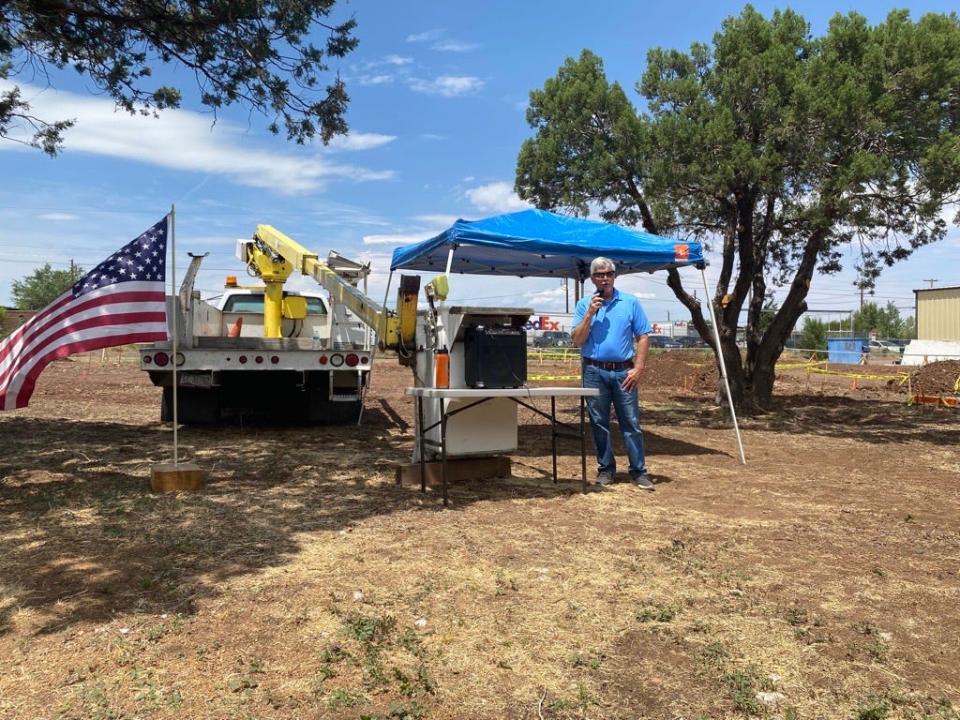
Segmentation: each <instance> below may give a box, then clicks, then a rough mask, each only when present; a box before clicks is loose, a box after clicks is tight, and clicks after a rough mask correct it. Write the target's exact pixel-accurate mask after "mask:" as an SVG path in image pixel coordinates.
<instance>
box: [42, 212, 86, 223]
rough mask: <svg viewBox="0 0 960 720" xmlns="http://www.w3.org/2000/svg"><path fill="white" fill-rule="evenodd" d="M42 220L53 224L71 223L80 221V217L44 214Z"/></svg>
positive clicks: (63, 214) (65, 214)
mask: <svg viewBox="0 0 960 720" xmlns="http://www.w3.org/2000/svg"><path fill="white" fill-rule="evenodd" d="M40 219H41V220H52V221H53V222H69V221H71V220H79V219H80V216H79V215H71V214H69V213H60V212H52V213H44V214H43V215H41V216H40Z"/></svg>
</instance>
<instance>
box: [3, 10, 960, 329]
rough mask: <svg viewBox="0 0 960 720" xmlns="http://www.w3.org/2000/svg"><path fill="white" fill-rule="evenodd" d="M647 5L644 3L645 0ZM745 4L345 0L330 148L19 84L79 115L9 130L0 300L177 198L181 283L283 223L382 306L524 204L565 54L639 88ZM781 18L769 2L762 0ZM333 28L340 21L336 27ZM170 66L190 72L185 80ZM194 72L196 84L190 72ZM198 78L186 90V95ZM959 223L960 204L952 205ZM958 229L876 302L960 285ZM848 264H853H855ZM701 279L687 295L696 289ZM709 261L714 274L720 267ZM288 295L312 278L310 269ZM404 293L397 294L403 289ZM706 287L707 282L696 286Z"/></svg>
mask: <svg viewBox="0 0 960 720" xmlns="http://www.w3.org/2000/svg"><path fill="white" fill-rule="evenodd" d="M647 5H649V6H647ZM742 7H743V6H742V5H741V4H733V3H715V2H710V3H707V2H683V1H681V2H676V3H670V4H661V3H657V4H653V3H650V4H645V3H639V2H626V1H621V2H612V1H603V0H600V1H598V2H592V3H583V2H567V1H566V0H564V1H554V2H526V3H517V2H483V3H448V2H407V1H403V2H400V1H398V2H390V3H382V2H374V1H373V0H356V1H354V2H351V3H346V4H342V5H341V7H340V10H339V12H340V13H341V14H340V16H339V17H344V18H345V17H347V16H348V15H350V14H352V15H353V16H354V17H355V18H356V20H357V22H358V27H357V30H356V35H357V37H358V38H359V40H360V45H359V47H358V48H357V50H355V51H354V52H353V53H351V54H350V55H349V56H348V57H347V58H345V59H344V60H342V61H338V64H337V67H338V69H339V70H340V73H341V75H342V76H343V78H344V79H345V80H346V82H347V87H348V91H349V93H350V96H351V103H350V109H349V113H348V121H349V123H350V126H351V135H350V136H349V137H347V138H341V139H338V140H337V141H336V142H334V143H332V144H331V146H329V147H326V148H324V147H323V146H322V145H320V144H319V143H317V144H316V145H312V146H307V147H299V146H296V145H293V144H289V143H287V142H286V141H284V140H283V139H282V138H278V137H275V136H272V135H270V134H269V133H268V132H267V131H266V130H265V127H266V124H267V122H266V120H265V119H263V118H261V117H258V116H250V115H248V114H247V113H246V112H245V111H244V110H242V109H228V110H227V111H226V112H222V113H221V114H220V116H219V118H218V120H217V122H216V124H213V117H212V116H211V115H210V114H209V113H207V112H204V110H203V108H202V107H201V106H200V105H199V104H197V103H196V102H194V100H193V99H192V93H190V92H188V93H187V96H186V101H185V103H184V106H183V108H182V109H181V110H178V111H173V112H167V113H164V114H162V115H161V117H160V118H159V119H154V118H143V117H131V116H129V115H126V114H124V113H121V112H117V111H115V110H114V107H113V104H112V103H111V102H110V101H109V100H108V99H107V98H104V97H102V96H97V95H93V94H91V93H90V92H89V90H90V85H89V83H86V82H85V81H84V80H83V79H82V78H79V77H78V76H76V75H75V74H70V75H66V74H65V75H59V76H56V77H53V78H51V81H52V87H45V81H44V79H43V78H42V77H33V78H28V77H25V76H20V77H19V78H16V80H17V81H18V82H19V83H20V84H21V85H22V86H24V88H23V89H24V95H25V96H26V97H27V98H28V99H30V100H31V102H32V103H33V105H34V109H35V110H36V111H38V112H37V114H38V115H41V116H44V117H50V118H51V119H60V118H63V117H75V118H77V120H78V124H77V126H76V127H75V128H74V129H72V130H70V131H69V132H68V133H67V135H66V143H65V149H64V152H63V154H62V155H61V156H59V157H57V158H56V159H50V158H48V157H46V156H45V155H43V154H42V153H40V152H39V151H36V150H29V149H23V148H22V147H20V146H18V145H16V144H15V143H11V142H8V141H0V162H2V163H3V168H4V172H3V173H2V176H0V305H9V304H10V285H11V282H12V281H13V280H16V279H19V278H22V277H24V276H25V275H27V274H29V273H30V272H32V271H33V270H34V269H35V268H36V267H38V266H40V265H42V264H43V263H45V262H49V263H50V264H51V265H53V266H54V267H59V268H65V267H68V266H69V262H70V260H71V259H73V260H74V261H75V262H76V263H78V264H79V265H81V266H83V267H84V268H87V269H89V268H91V267H93V266H94V265H95V264H97V263H98V262H99V261H100V260H102V259H103V258H104V257H106V256H107V255H108V254H110V253H111V252H113V251H114V250H116V249H117V248H118V247H120V246H121V245H122V244H124V243H125V242H126V241H128V240H129V239H130V238H132V237H134V236H136V235H137V234H139V233H140V232H141V231H143V230H145V229H146V228H148V227H149V226H150V225H152V224H153V223H154V222H156V220H157V219H159V218H160V217H161V216H162V215H163V214H164V213H165V212H167V210H168V209H169V208H170V206H171V204H175V205H176V209H177V249H178V258H177V260H178V262H177V265H178V275H180V276H182V272H183V269H185V267H186V264H187V261H188V258H187V256H186V253H187V252H195V253H200V252H209V253H210V257H208V258H207V259H206V260H205V261H204V265H203V268H204V270H203V271H202V272H201V275H200V278H199V282H198V286H199V287H200V288H201V289H202V290H203V291H204V293H205V295H212V294H215V293H216V292H218V290H219V288H220V287H221V286H222V282H223V277H224V276H225V275H227V274H239V273H241V272H242V268H241V267H239V265H238V263H237V262H236V261H235V260H234V258H233V247H234V243H235V240H236V238H240V237H246V236H249V235H250V234H251V233H252V232H253V230H254V229H255V226H256V224H257V223H270V224H272V225H274V226H276V227H277V228H279V229H280V230H283V231H284V232H286V233H287V234H289V235H291V236H293V237H294V238H296V239H298V240H299V241H300V242H302V243H303V244H304V245H307V246H308V247H310V248H313V249H315V250H317V251H318V252H319V253H320V254H321V255H322V256H325V255H326V252H327V251H328V250H337V251H339V252H340V253H341V254H343V255H345V256H347V257H352V258H354V259H360V260H365V261H370V262H371V263H372V267H373V270H374V275H373V276H372V281H371V294H372V295H374V296H375V297H377V298H378V299H380V298H382V295H383V291H384V284H385V280H386V272H387V270H388V269H389V257H390V253H391V252H392V250H393V249H394V247H396V246H397V245H398V244H402V243H405V242H410V241H411V240H414V239H421V238H426V237H429V236H432V235H434V234H436V233H437V232H439V231H440V230H443V229H444V228H446V227H447V226H449V225H450V224H451V223H452V222H453V220H455V219H456V218H457V217H463V218H467V219H477V218H481V217H486V216H489V215H494V214H498V213H501V212H510V211H513V210H518V209H523V208H524V207H525V204H524V203H523V202H522V201H520V200H519V198H517V197H516V196H515V195H514V194H513V191H512V186H513V177H514V169H515V163H516V157H517V153H518V151H519V148H520V145H521V143H522V142H523V140H524V139H525V138H527V137H529V136H530V129H529V128H528V126H527V124H526V121H525V116H524V110H525V106H526V100H527V97H528V93H529V91H530V90H531V89H534V88H540V87H542V85H543V83H544V81H545V80H546V79H547V78H548V77H551V76H553V75H554V74H555V73H556V71H557V69H558V67H559V66H560V64H561V63H562V62H563V61H564V59H565V58H567V57H570V56H577V55H578V54H579V53H580V51H581V50H582V49H584V48H589V49H591V50H593V51H594V52H596V53H597V54H598V55H600V56H601V57H602V58H603V59H604V63H605V68H606V72H607V76H608V78H609V79H611V80H616V81H619V82H620V83H621V85H623V86H624V88H625V89H627V90H628V94H629V95H630V97H631V99H632V100H633V101H634V102H635V103H637V104H639V102H640V98H639V97H638V96H637V95H636V93H635V92H634V91H633V87H634V84H635V83H636V81H637V80H638V79H639V78H640V76H641V74H642V72H643V69H644V66H645V57H646V52H647V50H648V49H650V48H651V47H656V46H660V47H675V48H681V49H687V48H688V47H689V45H690V43H691V42H693V41H709V39H710V38H711V36H712V35H713V33H714V32H715V31H716V30H717V29H718V28H719V26H720V23H721V21H722V20H723V18H724V17H727V16H729V15H732V14H736V13H738V12H739V11H740V10H741V8H742ZM755 7H757V8H758V9H759V10H760V11H761V12H763V13H765V14H769V13H770V12H771V11H772V10H773V9H774V8H776V7H785V6H783V5H774V4H769V3H756V4H755ZM793 7H794V9H795V10H797V11H799V12H801V13H802V14H803V15H804V16H805V17H806V18H807V19H808V21H810V23H811V25H812V29H813V32H814V33H817V34H819V33H820V32H822V31H823V29H824V28H825V26H826V23H827V20H828V19H829V17H830V16H831V15H833V14H834V13H835V12H848V11H850V10H853V9H855V10H857V11H858V12H860V13H863V14H864V15H866V16H867V17H868V18H869V19H870V20H871V21H874V22H876V21H880V20H882V19H883V18H884V16H885V15H886V13H887V12H888V11H889V10H890V9H892V8H895V7H903V4H902V3H900V4H890V3H882V2H862V3H858V4H856V5H853V4H824V3H805V4H803V5H796V6H793ZM908 7H909V9H910V10H911V13H912V15H913V17H915V18H916V17H919V16H920V15H921V14H923V13H924V12H930V11H933V12H950V11H952V10H953V6H952V4H950V3H947V2H923V3H912V4H910V5H909V6H908ZM338 19H339V18H338ZM175 77H177V76H175ZM178 77H179V78H180V80H182V82H183V83H189V82H191V81H190V78H189V77H188V76H186V75H182V76H178ZM188 87H189V85H186V84H185V85H184V88H185V89H187V88H188ZM951 216H952V213H951ZM958 256H960V231H958V230H957V229H956V228H954V229H952V230H951V233H950V236H949V237H948V239H947V240H946V241H945V242H943V243H939V244H936V245H933V246H930V247H927V248H922V249H920V250H919V251H918V252H916V253H915V254H914V256H913V257H911V258H910V259H908V260H907V261H905V262H902V263H900V264H899V265H897V266H895V267H894V268H892V269H888V270H887V271H886V272H885V274H884V275H883V276H882V277H881V279H880V280H879V282H878V286H877V292H876V296H875V298H874V299H875V300H877V301H880V302H882V303H885V302H887V301H888V300H890V301H893V302H894V303H895V304H896V305H897V306H899V307H900V308H901V309H902V311H903V312H904V313H905V314H912V311H911V310H910V308H912V306H913V293H912V290H913V289H915V288H920V287H928V286H929V283H928V282H925V280H926V279H930V278H933V279H936V280H937V283H936V284H937V285H958V284H960V276H958V274H957V271H956V269H955V267H956V260H957V258H958ZM847 264H848V265H849V266H850V267H851V268H852V265H853V262H852V260H851V261H850V262H848V263H847ZM687 272H688V273H689V275H688V276H687V277H688V286H689V287H691V288H694V287H697V288H699V287H701V286H700V279H699V275H698V274H697V275H695V274H694V271H692V270H691V271H687ZM715 272H716V264H715V265H714V268H711V270H710V271H709V276H710V277H715ZM452 280H453V282H452V287H453V295H452V300H455V301H469V302H471V303H472V304H489V305H511V306H518V305H519V306H525V307H532V308H534V309H535V310H537V311H541V312H544V311H546V312H549V311H562V310H563V309H564V300H563V291H562V289H561V288H560V287H559V286H558V284H557V282H556V281H548V280H531V279H527V280H520V279H515V278H462V277H459V276H457V277H454V278H453V279H452ZM851 281H852V273H846V274H844V275H842V276H839V277H832V278H827V277H822V276H818V277H817V278H816V279H815V281H814V285H813V288H812V291H811V293H810V297H809V299H808V304H809V305H810V307H811V308H815V309H835V310H844V309H852V308H855V307H856V306H857V304H858V302H859V297H858V294H857V291H855V289H854V288H853V286H852V284H851ZM293 284H294V286H295V287H300V288H308V287H310V284H309V282H307V281H304V280H303V279H300V280H298V281H296V282H294V283H293ZM618 285H619V286H620V287H623V288H625V289H628V290H631V291H634V292H636V293H637V294H638V295H639V296H640V297H641V298H643V301H644V304H645V306H646V308H647V312H648V314H649V315H650V316H651V319H653V320H656V321H663V320H666V319H668V317H669V318H671V319H673V320H677V319H685V318H686V311H685V310H684V309H683V308H682V307H681V306H680V305H679V303H677V302H676V301H675V300H674V299H673V294H672V292H671V291H670V290H669V289H668V288H667V287H666V285H665V283H664V277H663V275H662V274H661V275H652V276H648V275H643V276H631V277H625V278H622V279H621V280H619V281H618ZM392 292H393V291H391V294H392ZM701 292H702V290H701Z"/></svg>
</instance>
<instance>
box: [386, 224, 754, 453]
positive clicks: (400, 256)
mask: <svg viewBox="0 0 960 720" xmlns="http://www.w3.org/2000/svg"><path fill="white" fill-rule="evenodd" d="M583 235H591V236H592V239H591V242H590V245H584V244H582V242H581V240H580V239H581V237H582V236H583ZM465 247H467V248H479V250H478V253H477V254H480V253H483V254H484V256H483V259H484V260H485V261H481V260H478V258H477V255H476V254H475V255H474V257H468V258H463V257H460V258H459V261H460V264H459V265H457V266H455V264H454V255H455V251H457V250H459V249H462V248H465ZM444 251H446V253H445V254H446V258H443V254H444ZM498 256H499V257H500V258H501V259H502V263H503V264H504V265H506V267H500V268H498V267H497V265H495V264H491V263H490V259H492V258H496V257H498ZM588 256H589V258H590V259H591V260H592V259H593V258H594V257H598V256H603V257H609V258H610V259H611V260H613V261H614V262H616V263H617V265H618V273H617V274H618V275H629V274H633V273H637V272H648V273H651V274H652V273H653V272H656V271H657V270H666V269H671V268H680V267H686V266H690V265H692V266H694V267H696V268H697V269H699V270H700V276H701V278H702V280H703V287H704V292H705V293H706V302H707V309H708V311H709V315H710V321H711V323H712V325H713V340H714V349H715V350H716V354H717V359H718V360H719V362H720V373H721V376H722V379H723V386H724V390H725V391H726V396H727V403H728V406H729V409H730V417H731V419H732V420H733V428H734V432H735V434H736V438H737V447H738V450H739V453H740V462H741V463H743V464H744V465H746V463H747V459H746V454H745V453H744V449H743V439H742V436H741V434H740V426H739V422H738V421H737V413H736V410H735V408H734V404H733V395H732V393H731V391H730V381H729V377H728V374H727V367H726V361H725V359H724V356H723V349H722V346H721V344H720V333H719V328H718V327H717V322H716V316H715V314H714V310H713V300H712V297H713V294H712V293H711V291H710V287H709V284H708V283H707V275H706V271H705V269H706V261H705V260H704V258H703V254H702V247H701V245H700V243H698V242H685V241H675V240H671V239H669V238H664V237H661V236H658V235H652V234H650V233H645V232H642V231H639V230H635V229H630V228H624V227H622V226H619V225H613V224H611V223H602V222H597V221H593V220H582V219H579V218H569V217H565V216H560V215H556V214H554V213H550V212H547V211H543V210H526V211H522V212H518V213H510V214H507V215H499V216H494V217H492V218H487V219H485V220H478V221H466V220H457V222H456V223H454V224H453V226H451V227H450V228H448V229H447V230H445V231H444V232H443V233H440V234H439V235H437V236H435V237H433V238H430V239H428V240H424V241H422V242H420V243H417V244H415V245H408V246H404V247H400V248H397V249H396V250H394V253H393V259H392V262H391V264H390V276H389V278H388V281H387V292H388V293H389V284H390V280H391V279H392V278H393V272H394V271H395V270H398V269H414V270H422V271H426V272H441V266H440V263H439V262H438V261H440V260H441V259H443V260H445V262H444V263H443V266H444V267H443V270H442V271H443V273H444V274H446V275H448V276H449V275H450V273H451V272H456V273H459V274H471V275H508V274H509V275H514V276H516V277H569V278H573V279H574V280H575V281H576V284H575V287H576V288H579V289H580V290H581V292H580V293H579V295H580V296H581V297H582V295H583V289H582V283H583V282H584V281H585V280H586V279H587V277H589V274H590V271H589V267H590V266H589V260H588V259H587V257H588ZM432 257H436V258H437V260H433V259H432ZM524 258H528V259H529V260H533V263H532V264H531V263H530V262H528V261H526V260H524ZM570 260H572V261H573V262H572V263H571V262H569V261H570ZM538 261H539V263H538ZM487 268H489V270H487ZM518 270H519V271H518Z"/></svg>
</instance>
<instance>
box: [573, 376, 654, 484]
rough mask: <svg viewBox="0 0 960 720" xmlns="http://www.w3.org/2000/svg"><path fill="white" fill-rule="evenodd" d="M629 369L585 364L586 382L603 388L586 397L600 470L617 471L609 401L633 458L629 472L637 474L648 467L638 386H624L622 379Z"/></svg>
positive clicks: (585, 384)
mask: <svg viewBox="0 0 960 720" xmlns="http://www.w3.org/2000/svg"><path fill="white" fill-rule="evenodd" d="M627 372H628V369H626V368H624V369H623V370H604V369H603V368H598V367H596V366H594V365H587V364H585V363H584V365H583V386H584V387H585V388H596V389H598V390H599V391H600V394H599V395H598V396H597V397H588V398H587V412H588V413H589V414H590V429H591V430H592V431H593V444H594V447H596V450H597V465H598V466H599V468H598V470H599V472H609V473H610V474H615V473H616V472H617V459H616V457H615V456H614V454H613V438H612V437H611V435H610V405H611V404H612V405H613V407H614V409H615V410H616V411H617V421H618V422H619V423H620V431H621V432H622V433H623V444H624V445H626V448H627V456H628V457H629V458H630V476H631V477H636V476H637V475H640V474H642V473H645V472H646V471H647V464H646V460H645V458H644V455H643V431H642V430H641V429H640V407H639V404H638V400H637V388H636V387H634V388H633V390H624V389H623V387H622V386H623V381H624V379H625V378H626V377H627Z"/></svg>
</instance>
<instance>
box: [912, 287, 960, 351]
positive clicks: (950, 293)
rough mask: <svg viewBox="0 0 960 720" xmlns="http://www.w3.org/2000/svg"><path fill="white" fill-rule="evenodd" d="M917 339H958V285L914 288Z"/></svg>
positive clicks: (959, 298)
mask: <svg viewBox="0 0 960 720" xmlns="http://www.w3.org/2000/svg"><path fill="white" fill-rule="evenodd" d="M914 292H916V294H917V339H919V340H960V287H949V288H932V289H930V290H915V291H914Z"/></svg>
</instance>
